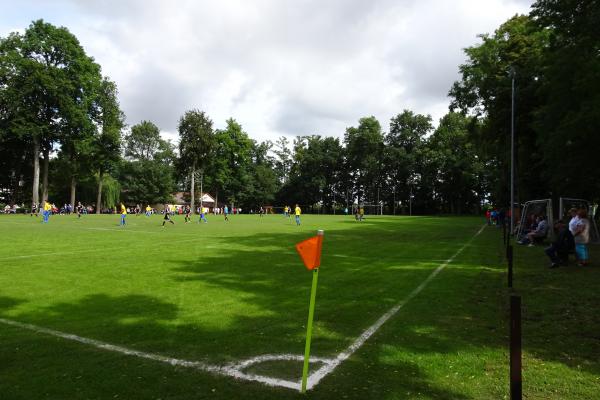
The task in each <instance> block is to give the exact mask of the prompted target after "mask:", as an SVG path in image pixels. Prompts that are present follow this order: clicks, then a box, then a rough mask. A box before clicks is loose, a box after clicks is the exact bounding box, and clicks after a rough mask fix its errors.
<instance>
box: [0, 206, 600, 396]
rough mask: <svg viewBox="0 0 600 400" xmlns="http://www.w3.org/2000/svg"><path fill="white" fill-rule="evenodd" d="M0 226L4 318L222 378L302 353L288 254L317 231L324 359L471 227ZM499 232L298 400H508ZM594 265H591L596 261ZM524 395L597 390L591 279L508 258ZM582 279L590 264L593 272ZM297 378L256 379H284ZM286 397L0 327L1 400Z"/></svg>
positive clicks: (288, 368)
mask: <svg viewBox="0 0 600 400" xmlns="http://www.w3.org/2000/svg"><path fill="white" fill-rule="evenodd" d="M118 219H119V217H118V216H95V215H91V216H85V217H83V218H82V219H81V220H77V219H76V218H75V217H72V216H54V217H52V218H51V220H50V223H49V224H47V225H43V224H41V223H39V219H36V218H32V217H29V216H2V217H1V218H0V237H1V238H3V246H2V247H1V248H0V317H1V318H5V319H11V320H15V321H20V322H25V323H30V324H35V325H38V326H42V327H45V328H50V329H55V330H59V331H62V332H67V333H72V334H76V335H79V336H83V337H87V338H92V339H96V340H100V341H104V342H108V343H111V344H116V345H120V346H124V347H128V348H132V349H136V350H140V351H145V352H151V353H157V354H162V355H165V356H169V357H176V358H182V359H186V360H198V361H205V362H208V363H211V364H225V363H228V362H234V361H239V360H242V359H246V358H250V357H254V356H257V355H261V354H278V353H292V354H302V352H303V350H304V334H305V329H306V328H305V324H306V316H307V311H308V310H307V309H308V295H309V291H310V283H311V275H310V273H309V272H307V271H306V270H305V268H304V267H303V266H302V264H301V262H300V260H299V258H298V256H297V254H296V253H295V251H294V244H295V243H297V242H299V241H300V240H302V239H305V238H307V237H309V236H311V235H313V234H314V233H315V231H316V230H317V229H324V230H325V240H324V245H323V258H322V268H321V272H320V274H319V275H320V276H319V289H318V294H317V308H316V321H315V331H314V336H313V347H312V354H313V355H315V356H320V357H334V356H335V355H336V354H338V353H339V352H340V351H342V350H344V349H345V348H346V347H347V346H348V345H349V344H350V343H352V341H353V340H354V339H355V338H356V337H357V336H358V335H360V334H361V333H362V331H363V330H364V329H366V328H367V327H369V326H370V325H371V324H372V323H373V322H375V320H377V318H379V317H380V316H381V315H382V314H383V313H385V312H386V311H387V310H388V309H389V308H390V307H392V306H393V305H395V304H397V303H398V302H399V301H400V300H402V299H403V298H405V297H406V296H407V295H408V293H410V292H411V291H412V290H413V289H415V288H416V287H417V286H418V285H419V284H420V283H421V282H422V281H423V280H425V279H426V278H427V276H428V275H429V274H430V273H431V272H432V271H433V270H434V269H435V268H436V267H437V266H438V265H440V264H441V263H442V262H444V260H446V259H447V258H449V257H450V256H452V255H453V254H454V253H455V252H456V251H457V250H458V249H459V248H460V247H461V246H462V245H463V244H464V243H466V242H467V241H468V240H470V239H471V238H472V237H473V235H474V234H475V233H476V232H477V231H478V230H479V229H480V227H481V223H482V221H481V219H478V218H433V217H412V218H409V217H397V218H392V217H377V218H369V219H367V220H366V221H364V222H363V223H356V222H354V221H353V219H352V218H351V217H342V216H312V215H305V216H303V225H302V226H301V227H296V226H295V225H294V224H293V223H292V221H289V220H287V219H285V218H284V217H281V216H267V217H265V218H262V219H260V218H259V217H258V216H247V215H244V216H235V217H232V218H231V221H230V222H229V223H225V222H224V221H222V219H221V218H219V217H212V218H209V223H208V224H200V225H198V224H196V223H194V224H187V225H186V224H183V218H182V217H175V221H176V225H174V226H171V225H168V226H166V227H165V228H162V227H161V226H160V225H161V223H162V219H161V218H160V217H158V216H154V217H151V218H146V217H143V216H140V217H135V216H132V215H130V216H128V223H129V225H128V226H127V227H125V228H120V227H119V226H117V225H118ZM501 241H502V239H501V234H500V233H499V231H498V230H497V229H495V228H493V227H488V228H486V229H485V230H484V231H483V233H482V234H481V235H480V236H478V237H477V238H476V239H474V240H473V242H472V243H471V244H470V245H469V246H468V247H466V248H465V250H464V251H463V252H462V253H461V254H460V255H459V256H458V257H457V258H456V259H455V260H454V262H453V263H452V264H450V265H449V266H448V267H447V268H446V269H445V270H444V271H443V272H442V273H441V274H440V275H438V276H437V277H436V278H435V279H434V280H433V281H431V282H430V283H429V285H428V286H427V287H426V288H425V289H424V290H423V291H422V292H421V293H420V294H419V295H418V296H416V297H415V298H414V299H412V300H411V301H410V302H409V303H408V304H407V305H406V306H405V307H404V308H403V309H402V310H401V311H400V312H399V313H398V314H397V315H396V316H395V317H393V318H392V319H391V320H390V321H388V322H387V323H386V324H385V325H384V326H383V327H382V328H381V330H379V331H378V332H377V333H376V334H375V335H374V336H373V337H372V338H371V339H370V340H369V341H367V343H366V344H365V345H364V346H363V347H362V348H360V349H359V350H358V351H357V352H356V353H355V354H354V355H353V356H352V357H351V358H350V359H348V360H347V361H346V362H344V363H343V364H341V365H340V366H339V367H338V368H337V369H336V370H335V371H334V372H333V373H332V374H331V375H328V376H327V377H326V378H325V379H323V381H321V383H320V384H319V385H318V386H317V387H316V388H314V389H313V390H312V391H311V392H309V394H308V395H307V396H306V397H310V398H315V399H333V398H360V399H365V398H372V399H402V398H422V399H434V398H435V399H502V398H507V392H508V381H507V377H508V364H507V337H508V328H507V304H508V302H507V299H508V293H509V291H508V290H507V289H506V275H505V262H504V260H503V258H502V254H503V249H502V243H501ZM591 253H592V254H591V256H592V261H595V260H598V256H599V254H598V252H597V251H596V249H595V248H592V252H591ZM516 260H517V261H516V265H515V287H516V288H518V289H519V292H520V293H521V294H522V295H523V304H524V312H523V316H524V322H523V323H524V326H523V335H524V337H523V346H524V367H525V369H524V393H525V395H526V398H529V399H593V398H598V393H600V361H599V360H600V268H598V267H590V268H587V269H582V268H570V269H567V268H562V269H558V270H547V269H546V259H545V256H543V254H542V252H541V248H539V247H538V248H521V247H520V248H518V249H516ZM596 265H598V264H597V263H596ZM301 368H302V366H301V364H300V363H294V362H289V361H288V362H269V363H264V364H260V365H256V366H254V367H252V372H255V373H260V374H263V375H269V376H273V377H282V378H285V379H293V378H298V377H299V376H300V373H301ZM34 398H35V399H46V398H47V399H66V398H68V399H88V398H89V399H108V398H122V399H138V398H139V399H159V398H160V399H201V398H211V399H231V398H255V399H286V398H290V399H293V398H304V396H302V395H300V394H299V393H296V392H294V391H291V390H289V389H283V388H271V387H267V386H265V385H263V384H261V383H255V382H247V381H237V380H234V379H232V378H229V377H223V376H218V375H212V374H209V373H205V372H202V371H197V370H193V369H186V368H181V367H173V366H170V365H167V364H163V363H159V362H154V361H150V360H144V359H139V358H136V357H131V356H125V355H122V354H118V353H113V352H107V351H104V350H100V349H95V348H93V347H90V346H86V345H83V344H79V343H75V342H72V341H68V340H65V339H60V338H56V337H52V336H47V335H43V334H38V333H35V332H31V331H28V330H23V329H20V328H16V327H11V326H7V325H5V324H0V399H34Z"/></svg>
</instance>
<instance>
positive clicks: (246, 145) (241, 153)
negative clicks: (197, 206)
mask: <svg viewBox="0 0 600 400" xmlns="http://www.w3.org/2000/svg"><path fill="white" fill-rule="evenodd" d="M215 139H216V140H215V141H216V145H215V152H214V157H213V162H212V163H211V168H210V171H209V175H210V176H211V177H212V182H213V187H214V190H215V201H218V198H219V194H220V195H221V196H222V197H224V198H225V200H226V201H232V200H236V201H238V202H239V201H241V202H242V203H243V202H244V201H245V200H246V198H247V197H248V196H247V195H248V189H249V187H250V186H249V185H250V179H251V170H252V146H253V142H252V140H251V139H250V137H249V136H248V134H247V133H246V132H244V130H243V129H242V126H241V125H240V124H239V123H238V122H237V121H236V120H234V119H233V118H230V119H228V120H227V126H226V128H225V129H222V130H221V129H220V130H217V132H216V134H215ZM244 205H247V204H244Z"/></svg>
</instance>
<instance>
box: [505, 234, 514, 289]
mask: <svg viewBox="0 0 600 400" xmlns="http://www.w3.org/2000/svg"><path fill="white" fill-rule="evenodd" d="M506 259H507V261H508V287H509V288H512V287H513V247H512V245H510V244H509V245H508V246H507V247H506Z"/></svg>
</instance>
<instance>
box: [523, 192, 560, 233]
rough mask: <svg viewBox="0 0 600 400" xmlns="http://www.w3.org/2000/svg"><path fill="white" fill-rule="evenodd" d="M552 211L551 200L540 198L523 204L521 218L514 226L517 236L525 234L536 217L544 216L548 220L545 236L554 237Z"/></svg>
mask: <svg viewBox="0 0 600 400" xmlns="http://www.w3.org/2000/svg"><path fill="white" fill-rule="evenodd" d="M553 216H554V213H553V211H552V200H551V199H541V200H530V201H528V202H526V203H525V204H523V208H522V210H521V220H520V222H519V225H518V226H517V228H516V235H517V238H521V236H522V235H524V234H525V232H526V230H527V229H529V227H531V226H532V225H533V224H534V222H535V220H536V218H537V217H546V221H547V222H548V235H547V236H546V237H547V238H550V239H552V238H554V217H553Z"/></svg>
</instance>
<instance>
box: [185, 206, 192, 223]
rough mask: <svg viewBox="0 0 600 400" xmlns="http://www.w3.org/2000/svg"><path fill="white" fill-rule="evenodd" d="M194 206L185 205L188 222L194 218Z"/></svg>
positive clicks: (186, 221)
mask: <svg viewBox="0 0 600 400" xmlns="http://www.w3.org/2000/svg"><path fill="white" fill-rule="evenodd" d="M191 215H192V208H191V207H190V206H185V223H186V224H187V223H188V222H190V221H191V220H192V216H191Z"/></svg>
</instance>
